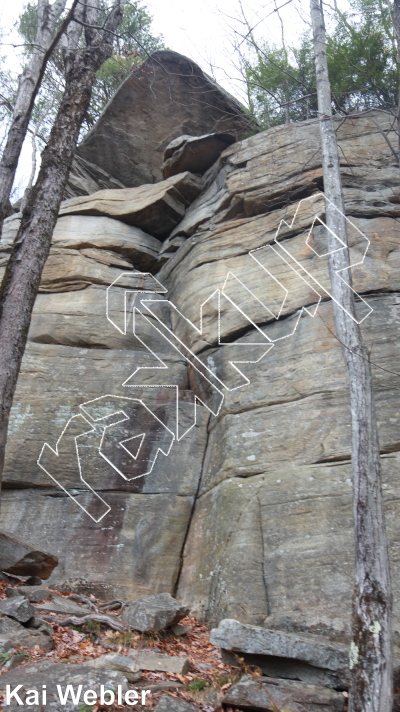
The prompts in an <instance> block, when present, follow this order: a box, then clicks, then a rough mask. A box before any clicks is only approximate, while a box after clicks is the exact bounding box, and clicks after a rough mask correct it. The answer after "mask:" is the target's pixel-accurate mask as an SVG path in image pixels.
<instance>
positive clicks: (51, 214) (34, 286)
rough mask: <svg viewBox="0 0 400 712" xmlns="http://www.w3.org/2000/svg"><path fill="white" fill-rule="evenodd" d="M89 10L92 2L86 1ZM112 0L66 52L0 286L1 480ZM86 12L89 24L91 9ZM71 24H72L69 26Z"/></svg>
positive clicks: (119, 10)
mask: <svg viewBox="0 0 400 712" xmlns="http://www.w3.org/2000/svg"><path fill="white" fill-rule="evenodd" d="M89 2H90V3H91V6H92V7H93V5H94V2H95V0H86V4H88V3H89ZM122 2H123V0H115V4H114V7H113V9H112V11H110V13H109V15H108V19H107V21H106V25H105V28H106V29H105V30H104V31H102V30H100V29H96V28H94V29H90V28H87V29H86V32H85V35H86V44H87V46H86V48H85V49H83V50H73V51H69V52H67V53H66V57H65V60H66V66H67V67H68V71H67V74H66V88H65V93H64V96H63V98H62V101H61V105H60V108H59V111H58V114H57V117H56V120H55V122H54V125H53V128H52V130H51V134H50V138H49V142H48V144H47V146H46V148H45V150H44V152H43V155H42V164H41V167H40V171H39V175H38V178H37V181H36V184H35V185H34V187H33V189H32V191H31V194H30V197H29V200H28V204H27V207H26V209H25V211H24V213H23V215H22V221H21V226H20V229H19V232H18V235H17V238H16V241H15V243H14V247H13V251H12V253H11V256H10V259H9V262H8V265H7V268H6V272H5V275H4V278H3V282H2V285H1V288H0V364H1V367H0V477H1V473H2V470H3V466H4V455H5V446H6V438H7V428H8V420H9V413H10V409H11V405H12V400H13V396H14V392H15V387H16V383H17V378H18V374H19V370H20V366H21V360H22V356H23V353H24V350H25V345H26V340H27V335H28V329H29V324H30V320H31V314H32V309H33V305H34V301H35V297H36V294H37V291H38V288H39V284H40V278H41V274H42V270H43V267H44V264H45V262H46V259H47V256H48V253H49V250H50V243H51V237H52V234H53V229H54V226H55V223H56V220H57V216H58V212H59V207H60V203H61V200H62V197H63V194H64V189H65V185H66V182H67V180H68V175H69V170H70V166H71V163H72V159H73V156H74V152H75V146H76V142H77V140H78V136H79V131H80V128H81V125H82V121H83V119H84V116H85V114H86V112H87V110H88V108H89V103H90V95H91V90H92V85H93V81H94V78H95V73H96V71H97V70H98V69H99V67H100V66H101V65H102V63H103V62H104V61H105V60H106V59H107V58H108V57H109V56H110V55H111V52H112V43H113V33H114V31H115V30H116V29H117V27H118V25H119V23H120V21H121V18H122V14H123V5H122ZM92 7H91V10H90V13H87V15H86V19H87V18H88V16H89V17H90V21H93V19H94V18H93V9H92ZM73 24H74V25H75V24H76V23H73Z"/></svg>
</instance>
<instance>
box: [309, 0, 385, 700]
mask: <svg viewBox="0 0 400 712" xmlns="http://www.w3.org/2000/svg"><path fill="white" fill-rule="evenodd" d="M311 19H312V26H313V34H314V52H315V66H316V74H317V94H318V112H319V116H320V129H321V147H322V165H323V175H324V191H325V195H326V197H327V198H328V199H329V200H326V201H325V203H326V223H327V226H328V228H329V229H330V230H331V231H332V233H333V236H332V235H330V234H329V231H328V244H329V250H330V252H331V254H330V257H329V270H330V277H331V282H332V296H333V299H334V300H336V301H332V308H333V315H334V321H335V327H336V333H337V336H338V339H339V341H340V342H341V344H342V354H343V358H344V360H345V362H346V366H347V370H348V375H349V383H350V404H351V417H352V473H353V515H354V538H355V569H356V579H355V589H354V598H353V620H352V630H353V641H352V643H351V648H350V668H351V690H350V708H349V709H350V712H392V701H393V684H392V630H391V610H392V600H391V586H390V572H389V559H388V549H387V539H386V529H385V521H384V514H383V502H382V488H381V476H380V451H379V440H378V429H377V421H376V416H375V407H374V396H373V388H372V380H371V370H370V364H369V355H368V352H367V349H366V348H365V346H364V345H363V341H362V337H361V332H360V328H359V326H358V324H357V323H356V321H354V320H353V319H352V318H351V316H349V315H353V316H354V315H355V311H354V301H353V293H352V291H351V290H350V289H348V288H346V285H345V284H344V283H343V281H342V280H341V279H339V278H338V276H337V274H336V273H337V270H340V269H343V268H346V267H348V266H349V253H348V248H347V249H345V250H340V251H337V252H334V250H336V249H337V242H336V240H335V238H334V235H337V236H338V237H339V238H340V239H341V240H342V242H344V243H345V244H346V245H347V244H348V243H347V234H346V219H345V217H344V212H345V208H344V200H343V192H342V185H341V177H340V164H339V153H338V146H337V139H336V133H335V129H334V126H333V121H332V118H331V117H332V106H331V87H330V82H329V76H328V67H327V61H326V51H325V27H324V19H323V11H322V5H321V4H320V0H311ZM329 201H332V203H333V205H332V204H331V203H330V202H329ZM335 208H336V209H335ZM339 305H341V306H339ZM341 307H342V308H341ZM344 310H346V311H347V314H346V311H344Z"/></svg>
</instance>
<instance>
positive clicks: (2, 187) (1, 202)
mask: <svg viewBox="0 0 400 712" xmlns="http://www.w3.org/2000/svg"><path fill="white" fill-rule="evenodd" d="M78 2H79V0H74V3H73V6H72V8H71V10H70V12H69V13H68V15H67V17H66V19H65V20H64V22H63V23H62V26H61V28H60V29H59V30H58V32H57V33H56V36H55V37H54V39H53V35H54V31H55V28H56V25H57V21H58V20H59V18H60V16H61V14H62V12H63V10H64V8H65V4H66V0H55V2H54V4H53V5H50V4H49V1H48V0H38V5H37V15H38V28H37V32H36V37H35V42H34V45H33V49H32V55H31V59H30V61H29V63H28V64H27V66H26V67H25V69H24V71H23V72H22V74H21V76H20V78H19V83H18V89H17V96H16V100H15V106H14V111H13V116H12V120H11V125H10V128H9V131H8V135H7V140H6V144H5V146H4V151H3V155H2V158H1V162H0V238H1V233H2V231H3V222H4V219H5V218H6V217H7V211H8V208H9V200H10V194H11V190H12V186H13V183H14V178H15V173H16V171H17V166H18V160H19V157H20V154H21V149H22V145H23V143H24V140H25V136H26V132H27V130H28V126H29V120H30V117H31V113H32V109H33V106H34V102H35V98H36V95H37V92H38V90H39V88H40V84H41V81H42V78H43V74H44V71H45V69H46V65H47V61H48V59H49V56H50V54H51V51H52V50H53V49H54V47H55V45H56V44H57V41H58V40H59V39H60V37H61V35H62V32H63V31H64V30H65V29H66V27H67V25H68V23H69V22H70V20H71V18H72V14H73V11H74V9H75V7H76V5H77V3H78Z"/></svg>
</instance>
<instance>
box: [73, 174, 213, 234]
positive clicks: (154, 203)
mask: <svg viewBox="0 0 400 712" xmlns="http://www.w3.org/2000/svg"><path fill="white" fill-rule="evenodd" d="M201 187H202V183H201V180H199V179H198V178H196V177H195V176H192V175H191V174H190V173H188V172H185V173H180V174H179V175H174V176H171V178H168V179H167V180H164V181H161V182H160V183H157V184H155V185H145V186H141V187H140V188H125V189H124V190H100V191H99V192H97V193H93V195H90V196H88V197H86V196H82V197H79V198H71V199H70V200H66V201H64V203H63V204H62V206H61V210H60V215H74V214H75V215H76V214H78V215H106V216H108V217H112V218H117V219H118V220H121V221H122V222H126V223H128V224H129V225H134V226H135V227H136V228H141V229H142V230H145V231H146V232H148V233H150V234H151V235H153V236H154V237H167V236H168V235H169V233H170V232H171V230H172V229H173V228H174V227H175V226H176V225H177V224H178V223H179V222H180V221H181V219H182V217H183V216H184V214H185V209H186V208H187V206H188V205H190V203H192V202H193V200H194V199H195V198H197V196H198V195H199V193H200V191H201Z"/></svg>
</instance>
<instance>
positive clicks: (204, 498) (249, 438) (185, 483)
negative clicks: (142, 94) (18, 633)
mask: <svg viewBox="0 0 400 712" xmlns="http://www.w3.org/2000/svg"><path fill="white" fill-rule="evenodd" d="M143 71H144V70H143ZM129 81H130V80H127V83H125V85H123V88H121V90H120V92H119V93H118V94H117V96H116V98H115V99H114V102H115V104H114V103H113V102H112V103H111V104H110V105H109V107H108V108H107V109H106V112H105V114H104V115H103V117H102V119H100V122H99V125H98V127H96V129H95V133H96V131H100V129H99V127H100V128H101V127H102V126H103V124H104V122H105V121H106V118H107V117H109V116H113V115H114V114H117V113H118V115H119V117H120V119H119V120H120V126H121V125H122V123H123V122H124V121H125V120H126V125H127V134H126V136H129V135H130V134H129V131H130V129H129V116H130V114H129V107H128V108H127V109H126V114H123V106H124V104H123V102H122V97H123V96H124V95H125V94H126V93H128V94H129V97H128V98H129V101H131V97H132V96H133V94H130V93H129V92H130V91H131V90H129V87H130V84H129ZM132 81H133V80H132ZM134 81H136V79H135V80H134ZM128 90H129V92H128ZM132 91H133V90H132ZM152 100H153V99H151V101H152ZM126 101H127V102H128V99H126ZM128 104H129V102H128ZM180 110H181V109H180V108H178V109H177V111H180ZM121 117H122V118H121ZM107 121H108V118H107ZM102 122H103V123H102ZM121 122H122V123H121ZM177 126H179V130H180V133H182V134H187V133H190V127H189V126H188V125H185V127H183V124H182V121H181V120H179V121H177ZM183 128H184V129H185V130H183ZM213 130H214V126H210V125H209V124H208V125H206V126H202V127H201V130H200V129H199V130H197V131H196V133H198V134H200V133H202V134H204V133H205V132H206V131H208V132H209V131H213ZM218 130H221V127H218ZM224 130H225V129H224ZM193 133H195V132H193ZM98 135H100V133H99V134H98ZM126 136H125V135H124V136H123V140H124V141H125V140H128V139H127V138H126ZM109 137H111V138H110V141H113V140H115V141H116V140H117V139H116V138H114V134H113V133H112V132H111V133H110V134H109ZM173 138H176V136H174V137H173ZM338 138H339V143H340V150H341V156H342V159H341V165H342V177H343V185H344V194H345V202H346V211H347V216H348V218H349V219H350V220H351V224H349V235H350V244H351V258H352V264H353V265H354V266H353V269H352V275H353V286H354V290H355V291H356V292H357V294H358V295H359V296H358V297H357V308H358V310H359V319H360V321H361V322H362V330H363V334H364V338H365V342H366V344H367V346H368V347H369V349H370V352H371V360H372V362H373V367H372V368H373V377H374V385H375V393H376V405H377V412H378V420H379V428H380V443H381V457H382V469H383V478H384V494H385V502H386V516H387V525H388V530H389V536H390V546H391V559H392V577H393V586H394V599H395V624H396V630H397V631H399V630H400V628H399V625H400V618H399V616H400V610H399V603H400V578H399V573H398V571H399V566H398V559H399V544H398V542H399V534H400V517H399V514H400V508H399V498H398V474H399V464H400V456H399V452H400V427H399V423H400V406H399V389H400V375H399V373H400V368H399V363H398V349H399V340H400V308H399V307H400V295H399V291H400V228H399V222H398V218H399V216H400V173H399V169H398V167H397V166H396V165H395V163H394V159H393V157H392V155H391V152H390V149H389V147H388V143H387V141H386V139H387V138H389V140H393V141H394V140H395V139H394V137H393V136H391V133H390V127H389V125H388V123H387V120H386V117H385V115H384V114H380V113H378V112H367V113H365V114H360V115H356V116H350V117H347V118H346V120H344V121H343V120H341V121H338ZM149 140H150V139H149ZM151 140H152V141H153V143H152V144H151V150H149V153H150V154H151V155H152V156H153V157H154V153H152V151H155V152H156V153H157V161H158V163H157V165H158V166H159V168H157V171H158V170H159V171H160V172H157V171H154V170H153V167H154V165H155V158H154V162H152V161H153V158H150V159H149V161H148V162H147V163H146V161H145V160H144V158H143V159H140V162H141V163H143V164H145V163H146V171H147V170H148V171H149V173H148V174H146V176H147V175H148V179H147V180H148V182H149V183H150V185H141V187H140V188H137V187H131V188H126V187H125V188H124V189H119V188H117V187H115V186H109V189H108V190H102V193H101V194H98V195H90V196H89V197H85V198H77V199H73V200H72V201H71V200H70V201H66V202H65V203H64V204H63V206H62V210H61V215H60V218H59V221H58V223H57V228H56V231H55V233H54V238H53V247H52V250H51V254H50V257H49V260H48V262H47V264H46V267H45V271H44V274H43V280H42V285H41V290H40V294H39V295H38V297H37V300H36V305H35V310H34V315H33V319H32V325H31V329H30V334H29V343H28V346H27V349H26V353H25V356H24V361H23V368H22V371H21V375H20V379H19V383H18V389H17V394H16V397H15V402H14V407H13V413H12V420H11V425H10V436H9V444H8V450H7V464H6V471H5V480H4V489H3V492H2V503H1V504H2V507H1V526H2V527H4V528H5V529H7V530H8V531H12V532H15V533H18V535H20V536H22V537H23V538H25V539H27V540H28V541H32V542H33V543H34V544H35V545H37V546H42V547H44V548H45V549H46V550H49V551H51V552H53V553H54V554H56V555H57V556H58V558H59V561H60V564H59V567H58V568H57V569H55V571H54V572H53V574H52V576H51V578H50V580H49V581H50V583H52V584H53V585H60V586H64V587H65V588H67V589H69V590H74V591H81V592H87V591H92V592H94V593H96V594H99V595H101V596H107V597H110V598H111V597H112V595H113V593H116V592H119V595H121V596H123V597H126V598H129V600H136V599H138V598H140V597H142V596H143V595H145V594H150V593H157V592H162V591H168V592H170V593H173V594H176V595H177V597H178V599H179V600H180V601H181V602H182V603H183V604H184V605H187V606H189V607H190V609H191V611H192V612H193V613H194V614H196V615H198V616H199V617H201V618H202V619H203V620H205V621H207V622H208V623H212V624H214V623H218V622H219V621H220V620H221V619H222V618H236V619H238V620H239V621H242V622H243V623H248V624H255V625H259V624H265V625H267V627H268V628H278V629H281V630H285V631H288V632H300V631H304V632H312V633H318V634H324V635H326V636H328V637H331V638H332V639H336V640H339V641H341V640H343V641H345V640H346V639H347V637H348V634H349V614H350V606H351V594H352V580H353V540H352V515H351V479H350V478H351V465H350V413H349V401H348V382H347V375H346V370H345V367H344V364H343V362H342V358H341V354H340V344H339V343H338V341H337V339H336V337H335V333H334V327H333V321H332V312H331V303H330V296H329V279H328V273H327V262H326V249H325V250H324V229H323V218H324V209H325V208H324V200H323V196H322V194H321V192H320V191H321V189H322V188H323V182H322V169H321V157H320V147H319V133H318V125H317V124H316V123H315V122H314V121H310V122H306V123H302V124H291V125H286V126H281V127H277V128H273V129H270V130H268V131H266V132H264V133H259V134H257V135H254V136H251V137H250V138H246V139H244V140H241V141H237V142H235V143H233V144H231V145H229V146H228V147H227V148H225V150H223V152H222V154H221V155H220V157H219V158H218V159H217V161H216V163H214V165H213V166H212V167H211V168H210V169H208V171H207V172H206V173H205V174H204V175H203V177H201V178H200V177H199V176H192V175H191V174H188V173H179V174H177V175H174V176H171V177H169V178H167V179H166V180H165V181H161V180H160V179H161V168H160V166H161V157H162V156H161V153H159V152H158V151H159V149H158V148H156V149H154V146H155V144H156V143H157V146H161V142H160V139H159V137H157V138H156V137H153V138H152V139H151ZM110 145H111V144H110ZM85 146H87V147H88V149H87V152H86V153H85V159H88V160H90V161H91V162H93V163H95V162H96V161H98V165H100V166H101V167H104V166H103V165H102V162H101V151H100V150H99V149H98V148H96V147H95V143H93V142H92V139H91V138H90V137H88V139H87V142H86V143H85ZM132 146H134V144H132ZM132 146H131V145H130V148H129V150H128V149H127V150H126V158H127V160H128V161H136V160H138V159H137V155H136V154H135V152H134V150H133V148H132ZM89 147H91V148H90V151H89ZM162 148H163V149H164V148H165V146H164V145H163V146H162ZM143 150H144V148H143ZM85 151H86V148H85ZM160 151H161V148H160ZM79 155H83V152H82V151H80V152H79ZM108 168H109V167H108ZM113 171H115V172H114V173H113ZM113 171H111V169H110V170H109V172H110V173H112V174H113V175H114V177H115V179H116V180H120V181H121V183H122V184H123V185H124V186H126V185H127V180H126V173H125V172H124V171H125V169H124V168H120V167H118V168H115V169H114V168H113ZM144 172H145V171H144ZM200 172H201V171H200V170H199V173H200ZM142 179H144V173H143V175H141V178H140V182H142ZM135 180H136V179H135ZM153 180H160V182H158V183H157V184H156V185H153V184H152V183H153ZM131 185H133V186H134V185H136V183H135V181H134V180H132V182H131ZM135 191H140V192H139V193H138V192H135ZM143 216H145V218H144V217H143ZM17 221H18V216H15V217H12V218H9V219H8V220H7V221H6V232H5V235H6V242H5V245H4V248H3V252H2V253H1V254H2V260H3V263H4V262H5V261H6V259H7V249H9V248H8V246H9V245H10V243H11V241H12V239H13V236H14V234H15V230H16V223H17ZM277 231H279V233H278V237H277V239H276V235H277ZM7 240H8V242H7ZM368 241H370V244H368ZM165 245H167V246H169V247H168V249H165ZM367 248H368V249H367ZM338 249H340V245H338ZM252 251H253V252H252ZM254 251H255V252H254ZM249 253H251V254H249ZM294 265H295V267H296V268H295V269H294V267H293V266H294ZM138 270H140V272H142V273H145V275H144V276H143V274H140V273H139V272H138ZM132 315H133V316H132ZM133 320H134V321H133ZM196 401H197V408H196V413H194V404H195V402H196ZM81 406H82V407H81ZM104 424H105V425H106V428H104V427H102V426H104ZM66 426H68V427H66ZM113 428H114V430H113ZM75 438H77V440H75ZM100 441H101V445H99V443H100ZM45 442H46V443H48V446H46V448H45V449H44V450H42V448H43V444H44V443H45ZM121 442H124V443H125V447H121V446H120V445H119V443H121ZM160 447H161V449H162V452H159V448H160ZM77 452H78V453H79V462H78V460H77ZM39 457H41V460H40V464H41V466H39V465H38V464H37V460H38V458H39ZM79 468H80V469H79ZM145 471H149V474H148V475H146V476H142V475H143V472H145ZM49 475H50V476H49Z"/></svg>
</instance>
